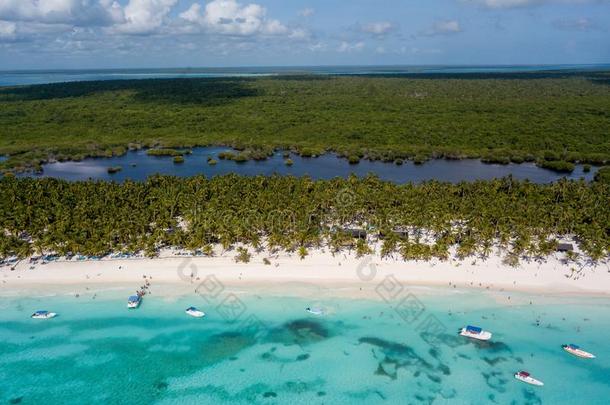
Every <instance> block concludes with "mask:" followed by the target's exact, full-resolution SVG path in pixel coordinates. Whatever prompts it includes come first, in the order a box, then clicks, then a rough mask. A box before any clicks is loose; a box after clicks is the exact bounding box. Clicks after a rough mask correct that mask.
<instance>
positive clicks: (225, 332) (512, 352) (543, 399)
mask: <svg viewBox="0 0 610 405" xmlns="http://www.w3.org/2000/svg"><path fill="white" fill-rule="evenodd" d="M154 292H155V289H154V286H153V293H154ZM128 293H129V292H128V291H125V292H122V291H108V292H99V291H98V292H97V296H96V297H97V298H96V299H92V296H91V293H89V294H83V295H81V296H80V297H78V298H76V297H75V296H74V295H69V296H68V295H57V296H48V297H44V298H42V297H33V298H17V297H12V298H11V297H4V298H0V341H1V342H2V344H1V345H0V402H1V403H22V404H32V403H45V404H55V403H83V404H92V403H111V404H114V403H132V404H141V403H159V404H174V403H199V404H201V403H210V404H211V403H214V404H219V403H260V404H271V403H291V404H358V403H366V404H377V403H392V404H394V403H400V404H409V403H414V404H415V403H435V404H437V403H439V404H442V403H457V404H471V403H472V404H482V403H498V404H511V403H514V404H541V403H545V404H563V403H565V404H568V403H569V404H606V403H608V400H607V398H608V394H610V345H609V344H608V340H607V337H608V336H609V334H610V311H609V309H610V300H608V299H592V298H590V299H583V298H566V299H558V298H541V297H539V296H537V297H535V298H531V297H528V296H524V295H523V296H517V295H514V294H512V297H511V300H510V301H509V300H508V297H507V296H506V295H498V296H491V295H485V294H481V293H480V292H479V293H476V292H473V293H459V292H458V293H455V292H449V291H438V292H423V293H420V292H417V291H415V294H414V295H410V296H406V297H407V298H406V301H404V302H406V303H407V304H408V305H398V307H399V308H402V309H409V310H408V311H406V312H405V311H403V312H401V313H402V314H403V315H404V317H401V316H400V315H399V313H398V312H396V311H395V310H394V309H392V307H391V305H396V303H394V302H391V303H390V304H388V303H386V302H384V301H382V300H364V299H357V300H356V299H346V298H342V299H337V298H329V297H325V298H317V299H315V300H312V299H307V298H295V297H279V296H272V295H268V294H265V295H252V294H246V295H239V298H240V301H238V302H239V304H240V305H239V308H240V310H239V311H237V312H239V317H238V318H237V320H235V319H233V318H234V317H235V316H236V315H235V314H236V313H237V312H233V313H232V314H233V315H230V314H229V313H231V312H230V311H229V313H228V312H227V311H226V306H225V305H218V306H217V304H219V303H222V302H226V300H228V298H227V297H229V295H228V294H227V295H226V297H223V296H219V297H216V298H215V300H216V301H214V300H212V299H210V301H209V302H206V301H205V300H204V299H203V298H202V297H200V296H198V295H196V294H194V295H192V296H184V297H174V298H168V297H161V296H155V295H154V294H153V295H151V296H149V297H146V298H145V301H144V303H143V305H142V306H141V307H140V309H138V310H132V311H129V310H127V309H126V307H125V297H126V295H127V294H128ZM311 296H314V295H311ZM234 297H235V296H234ZM530 300H532V301H533V304H530V303H529V302H530ZM507 303H511V304H510V305H507ZM312 304H315V305H320V306H323V307H325V308H326V310H327V314H326V315H325V316H323V317H315V316H313V315H308V314H307V313H306V312H305V311H304V310H303V309H304V308H305V307H306V306H309V305H312ZM190 305H196V306H198V307H199V308H200V309H203V310H205V311H206V312H207V317H206V318H204V319H194V318H190V317H187V316H186V315H185V314H184V309H185V308H186V307H188V306H190ZM41 308H44V309H48V310H52V311H56V312H58V313H59V314H60V316H58V317H57V318H55V319H52V320H45V321H41V320H32V319H30V318H29V315H30V314H31V313H32V312H33V311H34V310H37V309H41ZM431 317H432V318H431ZM414 318H415V319H414ZM427 319H434V320H435V323H434V325H435V327H434V328H431V327H430V325H432V323H429V322H427V321H426V320H427ZM467 323H474V324H478V325H480V326H483V327H484V328H485V329H487V330H491V331H493V332H494V338H493V340H492V342H491V343H475V342H472V341H468V340H467V339H465V338H461V337H459V336H457V335H456V333H455V332H456V331H457V329H458V328H459V327H461V326H462V325H464V324H467ZM569 342H573V343H577V344H580V345H581V346H583V347H584V348H585V349H588V350H589V351H592V352H594V353H595V354H596V355H597V356H598V357H597V359H595V360H583V359H579V358H575V357H572V356H570V355H568V354H566V353H564V352H563V351H562V350H561V347H560V346H561V344H563V343H569ZM522 369H523V370H528V371H530V372H531V373H532V374H533V375H534V376H535V377H538V378H539V379H541V380H543V381H544V382H545V386H544V387H540V388H538V387H536V388H534V387H530V386H528V385H525V384H523V383H520V382H518V381H516V380H515V379H514V378H513V377H512V375H513V373H514V372H515V371H518V370H522Z"/></svg>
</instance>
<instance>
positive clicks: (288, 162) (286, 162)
mask: <svg viewBox="0 0 610 405" xmlns="http://www.w3.org/2000/svg"><path fill="white" fill-rule="evenodd" d="M284 164H285V165H286V166H292V165H293V164H294V162H293V161H292V159H290V158H287V159H286V160H284Z"/></svg>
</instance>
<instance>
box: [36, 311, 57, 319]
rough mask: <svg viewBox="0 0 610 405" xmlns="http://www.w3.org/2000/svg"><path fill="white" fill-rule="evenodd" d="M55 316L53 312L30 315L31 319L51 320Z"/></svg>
mask: <svg viewBox="0 0 610 405" xmlns="http://www.w3.org/2000/svg"><path fill="white" fill-rule="evenodd" d="M56 316H57V314H56V313H55V312H49V313H47V314H45V315H36V314H34V315H32V319H51V318H55V317H56Z"/></svg>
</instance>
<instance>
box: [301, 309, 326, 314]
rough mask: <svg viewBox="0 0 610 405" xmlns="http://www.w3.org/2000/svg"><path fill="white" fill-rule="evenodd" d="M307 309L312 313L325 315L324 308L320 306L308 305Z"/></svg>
mask: <svg viewBox="0 0 610 405" xmlns="http://www.w3.org/2000/svg"><path fill="white" fill-rule="evenodd" d="M305 311H307V312H309V313H310V314H312V315H324V308H318V307H307V308H305Z"/></svg>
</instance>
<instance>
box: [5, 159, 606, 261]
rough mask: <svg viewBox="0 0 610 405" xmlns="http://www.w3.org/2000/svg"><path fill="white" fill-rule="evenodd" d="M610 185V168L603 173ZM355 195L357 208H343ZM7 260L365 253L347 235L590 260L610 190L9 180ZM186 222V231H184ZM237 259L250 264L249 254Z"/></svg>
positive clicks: (393, 245) (414, 249) (570, 184)
mask: <svg viewBox="0 0 610 405" xmlns="http://www.w3.org/2000/svg"><path fill="white" fill-rule="evenodd" d="M600 173H602V174H601V175H600V180H601V179H606V180H609V177H610V170H608V169H602V170H601V171H600ZM346 192H348V194H349V198H344V196H345V195H346ZM0 194H1V195H3V196H4V197H3V198H2V199H0V229H2V230H3V231H4V232H0V256H2V257H6V256H10V255H13V254H14V255H18V256H20V257H25V256H27V255H29V254H31V253H32V252H36V253H40V252H42V251H54V252H57V253H59V254H62V255H63V254H66V253H68V252H72V253H80V254H85V255H103V254H106V253H109V252H112V251H124V252H137V251H144V252H147V253H148V254H155V252H157V251H158V249H159V248H161V247H164V246H176V247H181V248H185V249H189V250H192V251H196V250H198V249H202V250H203V249H208V250H210V245H211V244H216V243H219V244H221V245H222V246H223V247H224V248H225V249H228V248H231V247H236V246H251V247H253V248H254V249H259V248H266V249H269V250H270V251H271V250H274V249H285V250H290V251H299V252H303V251H305V250H302V249H300V247H303V248H304V249H308V248H310V247H315V246H328V248H329V249H331V250H334V251H337V250H341V249H346V248H350V249H351V248H355V249H356V251H357V252H359V254H366V252H367V251H368V250H367V249H366V247H365V246H364V245H363V243H362V242H358V241H357V240H355V239H354V236H353V234H351V233H349V232H345V231H344V230H345V229H348V228H349V229H364V230H366V231H367V234H368V235H369V237H375V236H376V235H378V234H383V235H385V236H384V237H383V244H382V251H381V253H382V254H385V255H388V254H392V253H396V254H400V255H402V257H404V258H406V259H429V258H432V257H437V258H440V259H446V258H447V257H448V256H449V252H450V249H451V248H456V249H457V252H458V255H459V256H460V257H468V256H472V255H477V256H479V255H482V256H486V255H489V254H490V253H491V252H492V248H493V246H495V245H496V244H498V245H499V246H500V247H501V248H502V249H504V251H505V252H506V255H509V256H510V258H511V260H513V259H514V258H517V259H519V258H521V257H523V256H525V255H527V256H530V257H543V256H545V255H547V254H549V253H550V252H553V251H554V249H555V247H556V244H557V239H556V238H558V237H563V236H566V237H574V238H575V240H576V241H577V243H578V245H579V247H580V249H582V250H583V251H584V252H586V253H587V254H588V255H590V256H591V257H592V258H593V259H601V258H604V257H608V254H609V252H610V210H609V209H608V201H609V199H610V181H607V182H602V181H598V182H592V183H586V182H584V181H567V180H560V181H558V182H556V183H552V184H544V185H542V184H532V183H529V182H520V181H515V180H513V179H511V178H504V179H498V180H493V181H476V182H465V183H460V184H450V183H439V182H427V183H422V184H419V185H413V184H404V185H399V184H394V183H390V182H384V181H381V180H379V179H378V178H376V177H367V178H363V179H359V178H355V177H351V178H349V179H338V178H337V179H333V180H319V181H313V180H311V179H309V178H306V177H304V178H295V177H282V176H272V177H264V176H257V177H240V176H237V175H229V176H218V177H213V178H210V179H208V178H205V177H203V176H195V177H191V178H177V177H169V176H154V177H151V178H149V179H148V180H147V181H144V182H133V181H126V182H124V183H115V182H103V181H100V182H94V181H87V182H67V181H62V180H57V179H52V178H41V179H34V178H16V177H14V176H6V177H4V178H2V179H1V180H0ZM182 224H187V226H183V225H182ZM238 253H239V254H238V257H239V258H240V259H243V260H242V261H246V260H245V259H246V258H247V259H248V260H249V253H248V251H247V249H246V248H244V247H242V248H240V249H239V250H238Z"/></svg>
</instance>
